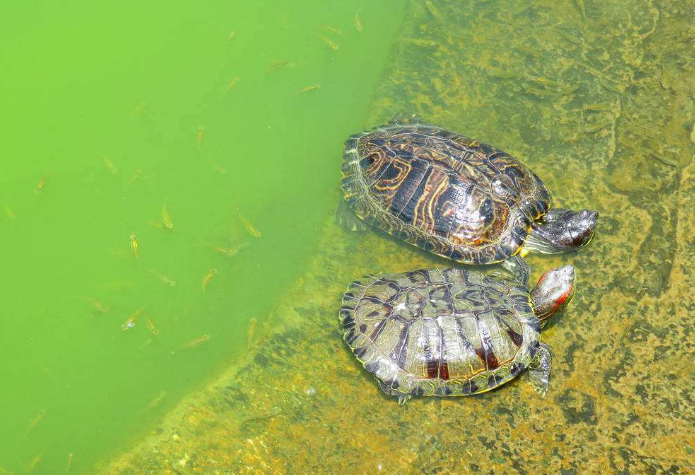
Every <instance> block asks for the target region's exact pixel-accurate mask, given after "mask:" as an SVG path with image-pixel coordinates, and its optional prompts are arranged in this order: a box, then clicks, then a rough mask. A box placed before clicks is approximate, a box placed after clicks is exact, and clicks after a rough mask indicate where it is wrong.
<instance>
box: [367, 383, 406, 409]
mask: <svg viewBox="0 0 695 475" xmlns="http://www.w3.org/2000/svg"><path fill="white" fill-rule="evenodd" d="M376 382H377V383H379V387H380V388H381V390H382V391H384V392H385V393H386V394H388V395H389V396H396V397H397V398H398V405H399V406H403V405H405V403H406V402H408V400H409V399H410V398H411V397H412V396H411V395H410V394H403V393H399V392H398V391H395V390H394V389H393V387H392V386H391V385H389V384H388V383H385V382H383V381H382V380H380V379H377V380H376Z"/></svg>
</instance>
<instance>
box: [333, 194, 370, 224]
mask: <svg viewBox="0 0 695 475" xmlns="http://www.w3.org/2000/svg"><path fill="white" fill-rule="evenodd" d="M335 223H336V224H337V225H338V226H340V227H341V228H343V229H347V230H348V231H354V232H363V231H366V230H367V225H366V224H365V223H364V221H362V220H361V219H360V218H358V217H357V215H356V214H355V213H354V212H353V211H352V210H351V209H350V207H349V206H348V205H347V203H346V202H345V201H344V200H340V203H338V209H337V210H336V211H335Z"/></svg>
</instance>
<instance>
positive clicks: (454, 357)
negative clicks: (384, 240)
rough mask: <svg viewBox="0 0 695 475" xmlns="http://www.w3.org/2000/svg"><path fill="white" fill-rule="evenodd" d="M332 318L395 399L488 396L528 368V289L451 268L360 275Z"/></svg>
mask: <svg viewBox="0 0 695 475" xmlns="http://www.w3.org/2000/svg"><path fill="white" fill-rule="evenodd" d="M339 318H340V322H341V326H342V330H343V337H344V339H345V341H346V342H347V344H348V345H349V346H350V348H351V349H352V351H353V353H354V354H355V356H357V358H358V359H359V360H360V361H361V362H362V363H363V365H364V367H365V368H366V369H367V370H368V371H369V372H371V373H372V374H374V376H376V378H377V379H378V380H379V384H380V386H381V388H382V389H383V390H384V391H385V392H386V393H387V394H390V395H394V396H399V398H407V397H409V396H413V395H415V396H461V395H470V394H475V393H481V392H484V391H488V390H490V389H493V388H495V387H497V386H499V385H501V384H504V383H505V382H507V381H509V380H510V379H512V378H514V377H515V376H516V375H518V374H519V373H520V372H521V371H523V370H524V369H525V368H527V367H528V365H529V363H530V362H531V360H532V358H533V356H534V355H535V352H536V349H537V348H538V345H539V337H540V322H539V320H538V318H537V317H536V316H535V314H534V313H533V309H532V304H531V300H530V297H529V291H528V289H526V288H525V287H523V286H521V285H520V284H519V283H517V282H516V281H514V280H511V279H506V278H504V277H502V276H491V275H487V274H484V273H481V272H473V271H467V270H464V269H455V268H449V269H430V270H417V271H413V272H406V273H403V274H383V275H381V276H378V277H375V276H366V277H364V278H362V279H360V280H357V281H355V282H353V283H352V284H351V285H350V287H349V288H348V290H347V292H346V293H345V295H344V296H343V306H342V307H341V309H340V314H339Z"/></svg>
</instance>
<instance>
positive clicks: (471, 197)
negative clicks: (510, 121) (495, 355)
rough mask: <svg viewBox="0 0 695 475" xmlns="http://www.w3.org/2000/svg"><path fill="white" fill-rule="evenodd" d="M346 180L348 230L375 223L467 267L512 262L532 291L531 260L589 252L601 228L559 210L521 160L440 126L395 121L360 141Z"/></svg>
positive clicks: (352, 148)
mask: <svg viewBox="0 0 695 475" xmlns="http://www.w3.org/2000/svg"><path fill="white" fill-rule="evenodd" d="M342 175H343V176H342V190H343V199H342V200H341V202H340V205H339V207H338V212H337V214H336V218H337V221H338V222H339V224H341V225H342V226H344V227H346V228H348V229H352V230H364V229H366V228H367V226H365V225H364V223H367V224H369V225H371V226H373V227H375V228H377V229H378V230H381V231H383V232H386V233H388V234H390V235H392V236H394V237H396V238H399V239H401V240H403V241H405V242H407V243H410V244H412V245H415V246H417V247H419V248H420V249H424V250H425V251H429V252H431V253H434V254H436V255H438V256H442V257H445V258H448V259H451V260H453V261H456V262H460V263H463V264H494V263H503V266H504V267H505V268H507V269H508V270H511V271H512V272H514V273H516V274H517V275H519V276H520V277H521V278H522V281H523V282H527V281H528V276H529V274H530V268H529V266H528V265H527V264H526V262H525V261H524V259H523V257H524V256H525V255H526V253H527V252H528V251H536V252H541V253H559V252H564V251H569V250H574V249H578V248H580V247H582V246H585V245H586V244H587V243H588V242H589V241H590V240H591V238H592V237H593V235H594V229H595V227H596V222H597V220H598V212H596V211H591V210H581V211H572V210H568V209H561V208H551V196H550V193H549V191H548V190H547V188H546V187H545V185H544V184H543V182H542V181H541V180H540V178H538V176H537V175H536V174H535V173H534V172H533V171H531V170H530V169H529V168H528V167H526V166H524V165H523V164H522V163H521V162H519V161H518V160H517V159H516V158H514V157H512V156H511V155H509V154H508V153H506V152H504V151H502V150H499V149H497V148H494V147H492V146H490V145H486V144H484V143H482V142H478V141H476V140H472V139H469V138H467V137H465V136H463V135H460V134H457V133H455V132H452V131H450V130H447V129H444V128H441V127H438V126H434V125H427V124H420V123H414V124H399V123H395V122H392V123H389V124H387V125H384V126H381V127H376V128H374V129H372V130H371V131H368V132H362V133H359V134H355V135H352V136H350V138H349V139H348V140H347V141H346V143H345V149H344V153H343V164H342Z"/></svg>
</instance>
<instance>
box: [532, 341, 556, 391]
mask: <svg viewBox="0 0 695 475" xmlns="http://www.w3.org/2000/svg"><path fill="white" fill-rule="evenodd" d="M551 362H552V355H551V353H550V347H549V346H548V345H546V344H545V343H541V344H540V346H539V347H538V351H536V355H535V356H534V357H533V360H532V361H531V364H529V368H528V374H529V380H530V381H531V385H532V386H533V387H534V388H535V389H536V391H538V392H539V393H540V395H541V397H544V396H545V393H546V392H547V391H548V382H549V381H550V364H551Z"/></svg>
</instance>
